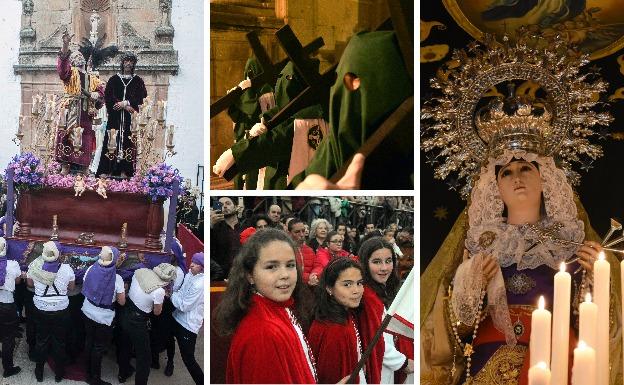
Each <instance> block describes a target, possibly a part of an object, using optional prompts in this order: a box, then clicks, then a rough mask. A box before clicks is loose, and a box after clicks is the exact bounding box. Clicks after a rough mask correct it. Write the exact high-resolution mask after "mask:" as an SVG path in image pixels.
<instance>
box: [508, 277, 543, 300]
mask: <svg viewBox="0 0 624 385" xmlns="http://www.w3.org/2000/svg"><path fill="white" fill-rule="evenodd" d="M536 285H537V283H536V282H535V280H534V279H533V278H531V277H529V276H528V275H526V274H524V273H519V274H514V275H512V276H511V277H509V278H507V280H506V282H505V286H506V287H507V291H509V292H510V293H512V294H516V295H524V294H526V293H528V292H529V291H531V290H533V288H534V287H535V286H536Z"/></svg>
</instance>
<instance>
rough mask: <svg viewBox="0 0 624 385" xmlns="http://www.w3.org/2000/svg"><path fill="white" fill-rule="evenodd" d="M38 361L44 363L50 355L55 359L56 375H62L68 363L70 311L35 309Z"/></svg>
mask: <svg viewBox="0 0 624 385" xmlns="http://www.w3.org/2000/svg"><path fill="white" fill-rule="evenodd" d="M35 312H36V316H35V322H36V329H37V336H36V345H35V352H36V359H37V362H38V363H44V362H45V360H46V358H48V356H49V355H51V356H52V357H54V362H55V363H56V367H57V368H56V373H57V374H59V373H60V374H62V373H63V372H64V370H65V364H66V363H67V344H66V340H67V332H68V330H67V327H68V325H69V322H70V316H69V310H68V309H64V310H58V311H41V310H39V309H37V308H36V307H35Z"/></svg>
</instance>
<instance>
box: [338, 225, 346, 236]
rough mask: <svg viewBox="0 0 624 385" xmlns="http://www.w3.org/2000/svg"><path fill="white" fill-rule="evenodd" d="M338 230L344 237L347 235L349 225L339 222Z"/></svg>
mask: <svg viewBox="0 0 624 385" xmlns="http://www.w3.org/2000/svg"><path fill="white" fill-rule="evenodd" d="M336 232H337V233H338V234H340V235H342V236H343V237H344V236H346V235H347V225H346V224H344V223H339V224H338V225H336Z"/></svg>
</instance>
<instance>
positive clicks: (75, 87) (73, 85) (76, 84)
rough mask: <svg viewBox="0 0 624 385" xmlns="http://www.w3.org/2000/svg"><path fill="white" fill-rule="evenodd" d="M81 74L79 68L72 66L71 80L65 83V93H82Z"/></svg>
mask: <svg viewBox="0 0 624 385" xmlns="http://www.w3.org/2000/svg"><path fill="white" fill-rule="evenodd" d="M80 91H81V86H80V74H79V73H78V68H76V67H72V69H71V77H70V78H69V82H67V83H66V84H65V93H66V94H69V95H80Z"/></svg>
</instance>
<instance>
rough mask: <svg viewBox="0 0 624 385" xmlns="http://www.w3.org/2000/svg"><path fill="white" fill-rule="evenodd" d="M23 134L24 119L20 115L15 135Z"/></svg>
mask: <svg viewBox="0 0 624 385" xmlns="http://www.w3.org/2000/svg"><path fill="white" fill-rule="evenodd" d="M23 133H24V117H23V116H22V115H20V116H19V123H18V125H17V135H22V134H23Z"/></svg>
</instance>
